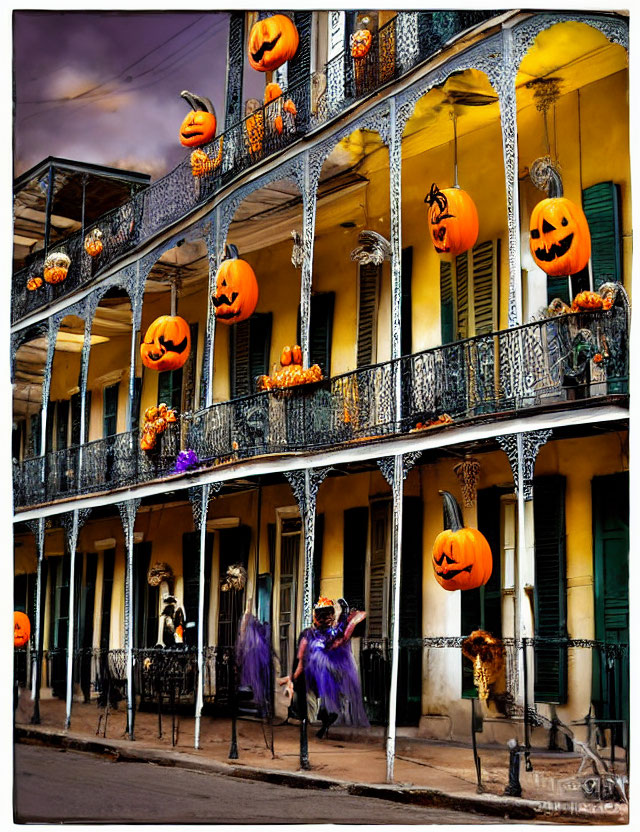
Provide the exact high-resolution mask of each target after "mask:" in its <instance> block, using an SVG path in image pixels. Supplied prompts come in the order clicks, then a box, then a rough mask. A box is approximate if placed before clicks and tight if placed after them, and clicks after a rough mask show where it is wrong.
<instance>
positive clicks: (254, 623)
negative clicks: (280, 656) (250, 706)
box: [236, 613, 271, 713]
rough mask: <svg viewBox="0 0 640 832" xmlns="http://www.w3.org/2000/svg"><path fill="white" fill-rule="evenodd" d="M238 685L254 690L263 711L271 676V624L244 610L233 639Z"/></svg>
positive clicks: (255, 700) (257, 702)
mask: <svg viewBox="0 0 640 832" xmlns="http://www.w3.org/2000/svg"><path fill="white" fill-rule="evenodd" d="M236 662H237V665H238V670H239V680H240V685H241V686H243V687H250V688H251V689H252V690H253V699H254V702H256V704H257V705H258V706H259V707H260V710H261V711H262V712H263V713H266V711H267V706H268V704H269V699H270V697H269V685H270V679H271V627H270V626H269V624H268V623H266V622H265V623H264V624H263V623H262V622H261V621H259V620H258V619H257V618H256V617H255V616H254V615H252V614H251V613H245V616H244V619H243V621H242V624H241V625H240V630H239V632H238V637H237V639H236Z"/></svg>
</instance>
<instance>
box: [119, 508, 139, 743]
mask: <svg viewBox="0 0 640 832" xmlns="http://www.w3.org/2000/svg"><path fill="white" fill-rule="evenodd" d="M139 505H140V499H139V498H138V499H134V500H128V501H127V502H123V503H118V510H119V512H120V519H121V521H122V527H123V530H124V540H125V552H126V558H127V561H126V572H125V584H124V590H125V591H124V644H125V651H126V665H127V734H128V736H129V739H130V740H133V739H134V730H133V711H134V691H133V615H134V604H133V527H134V525H135V522H136V512H137V510H138V506H139Z"/></svg>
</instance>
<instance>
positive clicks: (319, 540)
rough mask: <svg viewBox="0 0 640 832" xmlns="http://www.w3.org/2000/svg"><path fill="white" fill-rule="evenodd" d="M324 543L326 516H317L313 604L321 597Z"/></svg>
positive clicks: (314, 544)
mask: <svg viewBox="0 0 640 832" xmlns="http://www.w3.org/2000/svg"><path fill="white" fill-rule="evenodd" d="M323 543H324V514H318V515H316V528H315V534H314V539H313V602H314V604H315V602H316V601H317V599H318V598H319V597H320V576H321V575H322V546H323Z"/></svg>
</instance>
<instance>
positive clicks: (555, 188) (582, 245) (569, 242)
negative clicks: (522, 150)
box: [529, 160, 591, 277]
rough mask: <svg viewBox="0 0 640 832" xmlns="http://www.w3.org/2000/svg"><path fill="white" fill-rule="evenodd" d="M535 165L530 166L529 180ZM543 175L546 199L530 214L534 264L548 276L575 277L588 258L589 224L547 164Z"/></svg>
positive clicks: (530, 242) (530, 240)
mask: <svg viewBox="0 0 640 832" xmlns="http://www.w3.org/2000/svg"><path fill="white" fill-rule="evenodd" d="M540 161H544V160H540ZM536 164H537V162H534V163H533V165H532V166H531V167H532V178H533V171H534V168H535V166H536ZM544 174H545V175H546V182H547V191H548V194H549V196H548V198H547V199H543V200H542V201H541V202H539V203H538V204H537V205H536V206H535V208H534V209H533V211H532V212H531V221H530V223H529V235H530V239H529V247H530V249H531V255H532V257H533V259H534V260H535V262H536V265H538V266H539V267H540V268H541V269H542V271H543V272H546V273H547V274H548V275H550V276H551V277H558V276H561V275H570V274H576V273H577V272H579V271H582V269H584V267H585V266H586V265H587V263H588V262H589V258H590V257H591V234H590V232H589V223H588V222H587V218H586V217H585V214H584V211H583V210H582V208H580V207H579V206H578V205H576V204H575V202H572V201H571V200H570V199H567V198H566V197H564V196H563V195H562V193H563V191H562V179H561V178H560V174H559V173H558V171H557V170H555V169H554V168H553V166H552V165H548V166H547V167H545V168H544Z"/></svg>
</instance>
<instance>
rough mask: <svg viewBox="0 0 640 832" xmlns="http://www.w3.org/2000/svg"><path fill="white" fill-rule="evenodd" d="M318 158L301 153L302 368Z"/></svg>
mask: <svg viewBox="0 0 640 832" xmlns="http://www.w3.org/2000/svg"><path fill="white" fill-rule="evenodd" d="M321 167H322V162H321V157H320V156H319V155H317V154H316V155H314V156H313V158H312V156H311V151H307V152H306V153H305V154H304V160H303V171H302V182H301V183H300V187H301V190H302V255H303V259H302V277H301V280H300V347H301V349H302V365H303V367H308V366H309V364H310V350H309V324H310V317H311V285H312V281H313V240H314V237H315V230H316V206H317V193H318V182H319V179H320V169H321Z"/></svg>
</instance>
